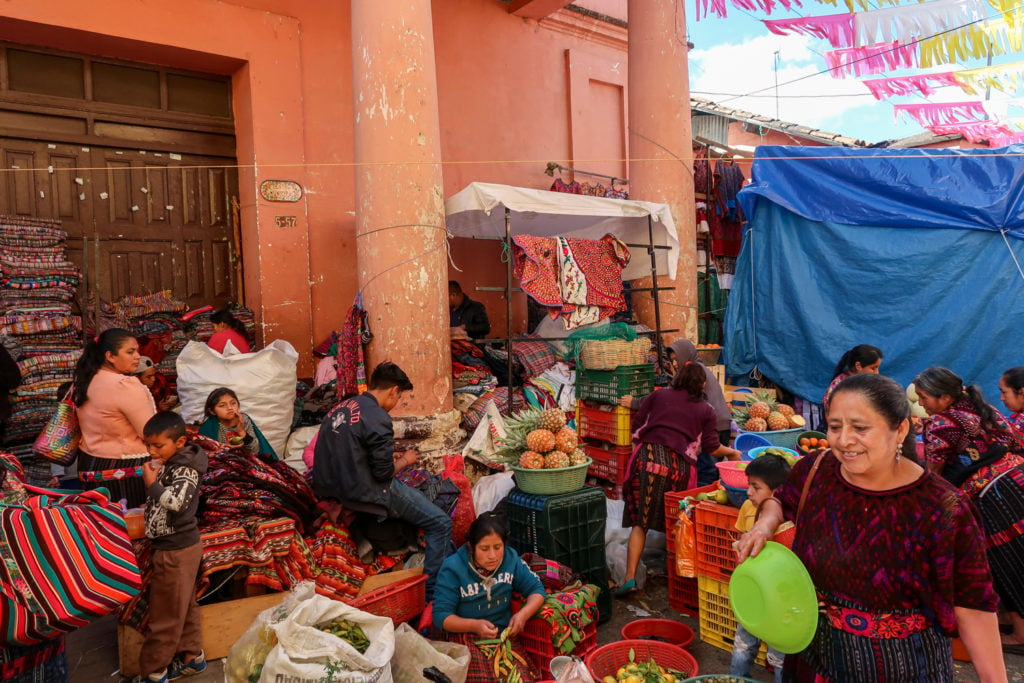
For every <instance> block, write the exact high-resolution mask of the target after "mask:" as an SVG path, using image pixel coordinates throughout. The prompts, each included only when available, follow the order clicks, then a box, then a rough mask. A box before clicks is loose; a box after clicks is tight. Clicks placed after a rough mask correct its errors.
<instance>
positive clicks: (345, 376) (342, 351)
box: [336, 300, 373, 399]
mask: <svg viewBox="0 0 1024 683" xmlns="http://www.w3.org/2000/svg"><path fill="white" fill-rule="evenodd" d="M371 339H373V334H372V333H371V332H370V325H369V322H367V317H366V311H365V310H363V307H362V305H361V302H360V301H359V300H357V301H356V302H355V303H353V304H352V307H351V308H349V309H348V315H347V316H346V317H345V326H344V327H343V328H342V330H341V334H339V335H338V351H337V357H336V358H337V363H336V365H337V371H338V384H337V391H338V398H339V399H341V398H345V397H347V396H353V395H355V394H361V393H363V392H364V391H366V387H367V384H366V357H365V356H364V355H363V345H364V344H369V343H370V340H371Z"/></svg>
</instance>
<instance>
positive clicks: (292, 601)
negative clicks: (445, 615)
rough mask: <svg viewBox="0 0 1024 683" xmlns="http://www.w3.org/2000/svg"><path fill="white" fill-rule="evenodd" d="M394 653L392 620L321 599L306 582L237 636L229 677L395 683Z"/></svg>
mask: <svg viewBox="0 0 1024 683" xmlns="http://www.w3.org/2000/svg"><path fill="white" fill-rule="evenodd" d="M356 627H358V628H356ZM268 646H269V649H267V647H268ZM361 650H362V651H361ZM263 651H265V659H264V661H263V662H262V665H260V663H258V662H257V660H258V657H259V656H260V654H261V653H262V652H263ZM394 652H395V629H394V626H393V624H392V623H391V619H389V618H387V617H378V616H374V615H372V614H367V613H366V612H362V611H360V610H358V609H356V608H355V607H352V606H350V605H346V604H345V603H343V602H338V601H336V600H331V599H330V598H326V597H324V596H322V595H317V594H316V590H315V587H314V585H313V584H311V583H309V582H304V583H301V584H299V585H298V586H296V588H295V589H294V590H293V591H292V595H290V596H289V597H288V598H287V599H286V600H285V602H284V603H283V604H282V605H281V606H279V607H276V608H274V609H273V610H267V611H266V612H263V613H261V614H260V616H259V617H258V618H257V620H256V623H255V624H253V626H252V627H250V628H249V630H248V631H246V632H245V633H244V634H243V635H242V637H241V638H239V640H238V642H237V643H235V645H234V647H232V648H231V652H230V653H229V654H228V662H227V665H226V666H225V674H226V677H227V680H228V682H229V683H256V682H257V681H258V682H259V683H275V681H279V680H313V681H320V680H332V681H335V682H336V683H391V681H392V677H391V658H392V656H393V655H394Z"/></svg>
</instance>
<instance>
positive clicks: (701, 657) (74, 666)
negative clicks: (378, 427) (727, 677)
mask: <svg viewBox="0 0 1024 683" xmlns="http://www.w3.org/2000/svg"><path fill="white" fill-rule="evenodd" d="M631 608H632V609H631ZM642 612H646V613H648V614H649V615H650V616H654V617H664V618H669V619H677V620H679V621H681V622H683V623H685V624H687V625H688V626H690V627H691V628H692V629H693V630H694V632H698V633H699V626H698V623H697V620H696V619H695V618H693V617H689V616H686V615H682V614H679V613H678V612H675V611H673V610H672V609H670V608H669V606H668V591H667V589H666V582H665V578H664V576H657V577H654V578H653V579H652V580H651V581H650V582H649V583H648V585H647V587H646V590H645V591H643V592H640V593H636V594H634V595H633V596H631V597H630V598H628V599H626V600H616V602H615V611H614V614H613V616H612V618H611V619H610V620H609V621H607V622H605V623H604V624H601V626H600V628H599V629H598V642H600V643H607V642H611V641H613V640H616V639H618V638H619V632H620V630H621V629H622V626H623V625H625V624H627V623H629V622H630V621H633V620H635V619H638V618H640V617H641V616H643V614H642ZM688 649H689V651H690V653H691V654H693V656H694V657H696V658H697V662H698V664H699V666H700V673H702V674H705V673H724V672H726V671H728V670H729V653H727V652H725V651H723V650H720V649H718V648H716V647H714V646H712V645H708V644H707V643H704V642H702V641H700V640H699V638H698V639H696V640H695V641H694V643H693V645H691V646H690V647H689V648H688ZM67 650H68V668H69V671H70V680H71V683H99V682H101V681H102V682H113V683H116V682H117V681H118V680H119V679H118V677H117V676H116V675H115V674H116V672H117V626H116V622H115V620H114V618H113V617H105V618H104V619H101V620H99V621H97V622H94V623H92V624H90V625H89V626H87V627H86V628H83V629H81V630H79V631H77V632H75V633H73V634H71V635H70V636H68V641H67ZM1006 664H1007V668H1008V669H1009V674H1010V675H1009V678H1010V681H1014V682H1020V683H1024V657H1020V656H1007V658H1006ZM752 677H753V678H755V679H757V680H758V681H772V680H774V679H773V678H772V675H771V673H769V672H768V671H767V670H766V669H764V668H761V667H758V666H755V668H754V672H753V675H752ZM182 680H188V681H190V683H213V682H214V681H216V682H218V683H220V682H222V681H223V680H224V665H223V661H222V660H217V661H211V662H210V666H209V667H208V668H207V670H206V671H205V672H204V673H202V674H200V675H198V676H192V677H190V678H188V679H182ZM956 680H957V681H958V682H963V683H967V682H968V681H977V680H978V679H977V676H976V675H975V674H974V668H973V667H972V666H971V665H970V664H962V663H960V662H957V663H956Z"/></svg>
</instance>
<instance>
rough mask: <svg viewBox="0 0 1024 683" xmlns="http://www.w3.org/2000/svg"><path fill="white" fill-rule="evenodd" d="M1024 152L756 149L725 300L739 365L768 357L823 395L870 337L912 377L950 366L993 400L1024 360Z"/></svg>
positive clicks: (769, 368)
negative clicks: (1023, 330) (1023, 325)
mask: <svg viewBox="0 0 1024 683" xmlns="http://www.w3.org/2000/svg"><path fill="white" fill-rule="evenodd" d="M1000 152H1003V153H1009V154H1015V155H1018V156H1005V155H1000V154H999V153H1000ZM1022 154H1024V146H1022V145H1016V146H1013V147H1008V148H1004V149H1002V150H989V149H984V150H982V149H978V150H950V149H929V150H905V149H900V150H848V149H837V148H834V147H829V148H806V147H775V146H768V147H760V148H758V150H757V156H756V158H755V161H754V168H753V177H754V183H753V184H752V185H750V186H748V187H747V188H745V189H744V190H743V191H742V192H741V193H740V195H739V196H740V201H741V202H742V203H743V205H744V209H745V210H746V213H747V215H748V216H750V217H751V218H750V221H751V225H750V230H748V232H747V233H746V234H745V235H744V240H743V248H742V250H741V253H740V256H739V259H738V262H737V266H736V278H735V283H734V288H733V290H732V293H731V295H730V300H729V308H728V311H727V313H726V323H725V325H726V348H725V355H726V358H725V362H726V363H727V365H728V367H729V370H730V372H731V373H737V374H739V373H746V372H749V371H750V370H752V369H753V368H754V367H755V366H756V367H757V368H759V369H760V371H761V372H762V373H763V374H764V375H765V376H766V377H768V378H770V379H772V380H774V381H776V382H778V383H779V384H781V385H782V386H783V387H785V388H786V389H788V390H790V391H792V392H794V393H796V394H797V395H799V396H802V397H803V398H805V399H808V400H811V401H814V402H818V401H820V400H821V396H822V394H823V393H824V391H825V389H826V387H827V386H828V383H829V381H830V380H831V379H832V370H833V369H834V367H835V363H836V361H837V360H838V359H839V357H840V356H841V355H842V354H843V352H845V351H846V350H847V349H849V348H850V347H852V346H855V345H856V344H873V345H875V346H878V347H879V348H881V349H882V350H883V352H884V353H885V359H884V361H883V363H882V372H883V373H884V374H887V375H889V376H892V377H894V378H895V379H897V380H898V381H899V382H901V383H902V384H904V385H906V384H908V383H909V382H910V381H911V380H912V379H913V377H914V376H915V375H916V373H918V372H920V371H921V370H923V369H924V368H926V367H929V366H932V365H945V366H947V367H950V368H952V369H953V370H954V371H956V372H957V374H959V375H961V376H962V377H964V378H965V379H966V380H967V382H970V383H978V384H980V385H981V387H982V389H983V390H984V392H985V394H986V396H988V397H989V399H990V400H995V399H996V398H997V392H998V380H999V376H1000V374H1001V373H1002V372H1003V370H1005V369H1006V368H1009V367H1013V366H1015V365H1019V364H1020V358H1019V352H1018V351H1017V350H1016V347H1015V345H1014V344H1013V343H1012V342H1011V341H1010V340H1014V339H1017V338H1019V336H1020V331H1019V322H1018V321H1019V320H1020V319H1021V316H1022V315H1024V301H1022V300H1021V299H1020V297H1017V296H1014V294H1013V293H1014V292H1015V291H1018V290H1019V288H1020V286H1021V279H1022V278H1021V274H1020V272H1019V271H1018V266H1017V264H1016V263H1015V261H1014V258H1016V260H1017V261H1018V262H1020V263H1021V264H1022V265H1024V244H1022V243H1021V238H1024V163H1021V159H1020V156H1019V155H1022ZM1000 230H1005V231H1006V232H1005V236H1006V239H1005V240H1004V237H1003V235H1001V234H1000ZM1007 245H1009V247H1008V246H1007ZM1011 250H1012V253H1011Z"/></svg>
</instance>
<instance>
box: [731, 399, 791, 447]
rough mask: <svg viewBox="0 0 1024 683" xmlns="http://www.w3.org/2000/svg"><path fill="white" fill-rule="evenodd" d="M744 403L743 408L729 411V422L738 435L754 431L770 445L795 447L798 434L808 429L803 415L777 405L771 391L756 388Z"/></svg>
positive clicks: (784, 405) (788, 407)
mask: <svg viewBox="0 0 1024 683" xmlns="http://www.w3.org/2000/svg"><path fill="white" fill-rule="evenodd" d="M743 400H744V401H745V405H743V406H739V407H735V408H733V410H732V419H733V421H734V422H736V425H737V426H738V427H739V428H740V432H741V433H742V432H753V433H755V434H757V435H758V436H761V437H764V438H765V439H767V440H768V441H770V442H771V443H772V445H773V446H782V447H783V448H794V447H795V446H796V442H797V439H799V437H800V434H801V433H802V432H804V431H805V430H806V429H807V421H806V420H804V418H803V416H802V415H797V414H796V412H795V411H794V410H793V406H789V405H786V404H785V403H779V402H777V401H776V400H775V396H773V395H772V392H770V391H758V390H756V389H755V390H754V391H753V393H751V394H749V395H748V396H745V397H744V399H743Z"/></svg>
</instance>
